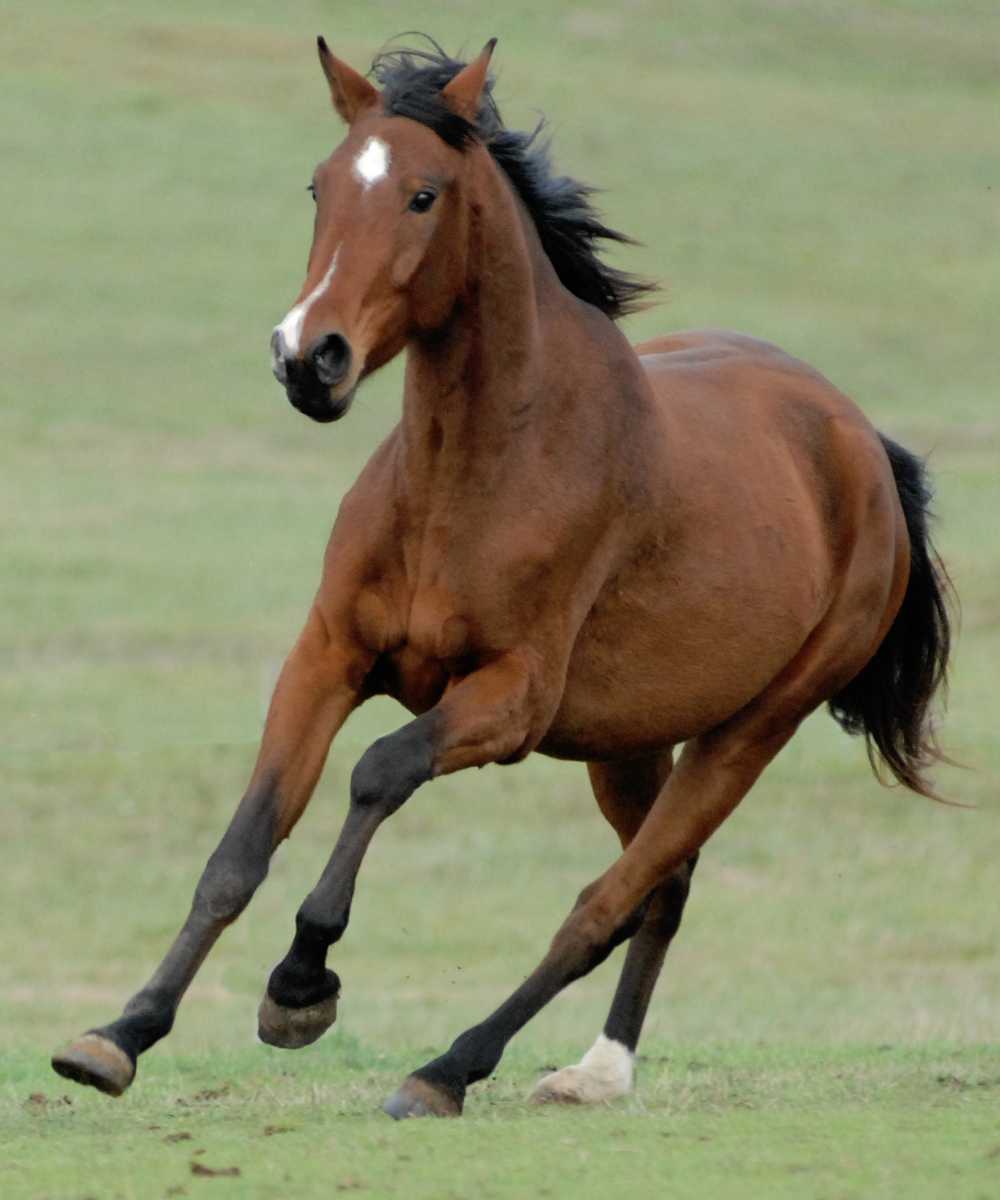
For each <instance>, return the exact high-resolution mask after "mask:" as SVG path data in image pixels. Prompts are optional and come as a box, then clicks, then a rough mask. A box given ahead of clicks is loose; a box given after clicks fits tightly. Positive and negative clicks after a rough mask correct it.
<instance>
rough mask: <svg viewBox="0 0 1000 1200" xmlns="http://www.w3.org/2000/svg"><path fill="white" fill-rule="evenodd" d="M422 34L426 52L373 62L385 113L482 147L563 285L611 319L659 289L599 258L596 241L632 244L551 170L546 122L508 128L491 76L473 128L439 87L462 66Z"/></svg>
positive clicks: (397, 50) (408, 50)
mask: <svg viewBox="0 0 1000 1200" xmlns="http://www.w3.org/2000/svg"><path fill="white" fill-rule="evenodd" d="M420 36H423V37H424V39H425V41H426V42H427V48H426V49H416V48H414V47H412V46H403V47H394V48H390V49H387V50H383V51H382V52H381V53H380V54H379V55H377V56H376V58H375V61H374V62H373V63H372V67H371V72H370V74H371V75H373V76H374V77H375V80H376V82H377V83H378V84H379V86H380V87H381V88H382V94H383V102H384V105H385V111H386V113H388V114H391V115H393V116H398V117H409V118H411V119H412V120H414V121H419V122H420V123H421V124H422V125H426V126H427V127H428V128H429V129H433V130H434V132H435V133H436V134H437V135H438V136H439V137H440V138H442V139H443V140H444V141H446V142H447V143H448V145H449V146H454V147H456V148H457V149H463V148H464V147H465V146H466V145H468V143H469V142H470V141H472V140H473V139H474V138H476V139H478V140H480V141H481V142H483V144H484V145H485V146H486V147H487V149H488V150H489V152H490V154H492V155H493V158H494V159H495V161H496V162H497V164H498V165H499V166H500V167H502V168H503V170H504V171H505V172H506V174H507V177H508V178H509V179H510V181H511V183H512V185H513V186H514V189H515V191H516V192H517V194H518V195H519V196H520V197H521V200H522V201H523V202H524V205H525V207H526V208H527V210H528V212H529V213H531V216H532V219H533V220H534V222H535V228H536V229H537V230H538V236H539V238H540V239H541V243H542V247H543V248H544V250H545V253H546V254H547V255H548V257H549V259H550V261H551V263H552V265H553V267H554V268H555V271H556V274H557V275H558V276H559V278H560V280H561V281H562V283H563V285H564V286H565V287H566V288H568V289H569V291H571V292H572V293H573V294H574V295H575V296H579V297H580V299H581V300H585V301H586V302H587V303H588V304H593V305H594V306H595V307H596V308H599V309H600V310H601V311H602V312H604V313H607V315H608V316H609V317H611V318H612V319H614V318H617V317H621V316H624V315H625V314H626V313H629V312H633V311H634V310H635V309H637V308H639V307H641V304H642V300H643V298H644V297H645V296H647V295H649V294H650V293H651V292H654V291H655V290H656V285H655V284H652V283H648V282H646V281H645V280H642V279H639V278H637V277H636V276H634V275H631V274H629V273H628V272H626V271H619V270H617V269H616V268H614V267H609V266H608V265H607V264H606V263H603V262H601V260H600V259H599V258H598V256H597V244H598V243H599V242H601V241H610V242H624V243H627V244H630V245H634V244H635V243H634V242H633V241H632V239H631V238H629V237H626V235H625V234H623V233H619V232H618V231H617V230H616V229H609V228H608V226H607V225H605V224H604V222H603V221H602V220H601V219H600V217H599V216H598V214H597V211H596V210H595V208H594V206H593V204H592V203H591V202H590V197H591V196H592V195H593V193H594V189H593V188H591V187H588V186H587V185H586V184H583V183H578V182H577V181H576V180H575V179H570V178H569V177H568V176H566V175H556V174H555V173H554V170H553V167H552V162H551V160H550V158H549V143H548V142H547V141H539V140H538V135H539V134H540V133H541V131H542V129H543V127H544V124H545V122H544V121H540V122H539V123H538V125H537V126H536V127H535V128H534V129H533V130H532V131H531V132H530V133H524V132H517V131H516V130H513V129H507V128H506V127H505V126H504V123H503V119H502V118H501V116H500V110H499V109H498V108H497V105H496V101H495V100H494V99H493V78H492V76H491V77H490V78H489V79H488V80H487V82H486V86H485V87H484V89H483V95H482V103H481V105H480V109H479V114H478V116H477V119H476V122H475V124H472V123H471V122H469V121H466V120H465V119H464V118H463V117H460V116H458V115H457V114H456V113H453V112H452V111H451V109H450V108H448V106H447V105H446V104H445V102H444V101H443V100H442V98H441V90H442V88H444V86H445V85H446V84H447V83H449V82H450V81H451V80H452V79H453V78H454V77H455V76H456V75H457V74H458V72H459V71H460V70H461V69H462V68H463V67H464V66H465V65H466V64H465V63H463V62H460V61H458V60H457V59H454V58H450V57H449V56H448V55H447V54H445V52H444V51H443V50H442V49H441V47H440V46H439V45H438V44H437V42H435V41H434V40H433V38H429V37H426V35H420Z"/></svg>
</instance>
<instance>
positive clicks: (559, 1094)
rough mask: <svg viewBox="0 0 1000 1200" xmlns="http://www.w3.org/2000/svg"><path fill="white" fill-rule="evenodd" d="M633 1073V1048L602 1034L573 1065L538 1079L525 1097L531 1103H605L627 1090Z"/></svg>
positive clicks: (630, 1085)
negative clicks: (529, 1093)
mask: <svg viewBox="0 0 1000 1200" xmlns="http://www.w3.org/2000/svg"><path fill="white" fill-rule="evenodd" d="M633 1076H634V1067H633V1055H632V1052H631V1051H630V1050H629V1049H628V1048H627V1047H625V1046H623V1045H622V1043H621V1042H615V1041H612V1040H611V1039H610V1038H607V1037H605V1036H604V1035H603V1034H602V1035H601V1036H600V1037H599V1038H598V1039H597V1041H596V1042H595V1043H594V1045H593V1046H592V1047H591V1049H590V1050H588V1051H587V1053H586V1054H585V1055H584V1056H583V1058H582V1059H581V1060H580V1062H578V1063H577V1064H576V1066H573V1067H563V1069H562V1070H561V1071H553V1072H552V1073H551V1074H550V1075H545V1076H544V1077H543V1078H542V1079H539V1081H538V1082H537V1083H536V1084H535V1087H534V1090H533V1091H532V1093H531V1095H530V1096H529V1097H528V1099H529V1100H530V1101H531V1102H532V1103H533V1104H606V1103H608V1102H609V1101H611V1100H618V1099H619V1098H620V1097H621V1096H627V1095H628V1094H629V1092H630V1091H631V1090H632V1083H633Z"/></svg>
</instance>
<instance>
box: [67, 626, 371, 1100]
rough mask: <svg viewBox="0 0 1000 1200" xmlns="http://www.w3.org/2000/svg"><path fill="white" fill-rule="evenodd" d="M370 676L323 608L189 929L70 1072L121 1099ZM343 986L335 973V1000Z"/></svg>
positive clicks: (84, 1047)
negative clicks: (337, 639)
mask: <svg viewBox="0 0 1000 1200" xmlns="http://www.w3.org/2000/svg"><path fill="white" fill-rule="evenodd" d="M364 670H365V665H364V664H363V663H358V662H356V661H355V660H354V656H353V651H352V650H351V649H350V648H348V647H347V646H345V645H344V646H342V645H340V644H335V643H334V642H332V641H331V638H330V634H329V631H328V628H327V625H326V623H325V621H324V620H323V619H322V618H321V617H320V616H319V614H318V613H317V612H316V611H315V610H314V611H313V613H312V614H311V616H310V619H309V621H308V622H307V624H306V627H305V629H304V630H303V633H302V636H301V637H300V638H299V641H298V643H297V644H296V646H295V648H294V649H293V651H292V653H291V654H290V655H289V657H288V661H287V662H286V664H285V667H284V670H283V671H282V673H281V678H280V679H279V681H278V686H277V688H276V689H275V693H274V699H273V701H272V702H271V708H270V712H269V713H268V718H267V725H266V728H265V730H264V737H263V740H262V743H261V749H260V755H259V757H258V760H257V766H256V768H255V770H254V773H253V777H252V778H251V780H250V785H249V787H248V789H247V792H246V794H245V796H244V797H243V800H242V801H241V803H240V805H239V807H238V809H237V810H236V814H235V816H234V817H233V819H232V821H231V823H230V825H229V828H228V829H227V830H226V833H225V835H224V836H223V838H222V841H221V842H220V843H219V846H218V848H217V849H216V851H215V853H214V854H213V855H212V856H211V858H210V859H209V860H208V864H207V866H206V867H205V870H204V872H203V873H202V876H201V879H200V881H199V883H198V886H197V889H196V890H195V895H194V902H193V904H192V906H191V912H190V914H189V915H188V918H187V920H186V921H185V922H184V926H183V928H182V929H181V931H180V933H179V934H178V935H177V938H176V940H175V941H174V944H173V945H172V946H171V947H170V949H169V950H168V951H167V954H166V957H165V958H164V959H163V961H162V962H161V963H160V965H159V967H157V969H156V971H155V972H154V973H153V976H152V978H151V979H150V980H149V982H148V983H147V984H146V986H145V987H144V988H142V989H141V991H139V992H137V993H136V995H135V996H133V997H132V999H131V1000H130V1001H129V1002H128V1004H126V1006H125V1009H124V1012H123V1013H122V1015H121V1016H120V1017H119V1018H118V1020H116V1021H113V1022H112V1023H111V1024H109V1025H105V1026H102V1027H101V1028H99V1029H94V1030H91V1031H90V1032H89V1033H86V1034H84V1035H83V1037H81V1038H78V1039H77V1040H76V1041H75V1042H73V1043H71V1044H70V1045H69V1046H67V1047H66V1048H65V1049H64V1050H61V1051H60V1052H59V1053H57V1054H56V1055H55V1056H54V1057H53V1059H52V1065H53V1067H54V1068H55V1070H56V1071H58V1072H59V1074H60V1075H65V1076H66V1077H67V1078H68V1079H74V1080H76V1081H77V1082H78V1083H86V1084H90V1085H91V1086H93V1087H96V1088H98V1089H99V1090H100V1091H102V1092H106V1093H108V1094H109V1095H112V1096H118V1095H121V1093H122V1092H123V1091H124V1090H125V1089H126V1088H127V1087H128V1086H129V1084H130V1083H131V1082H132V1079H133V1077H134V1075H135V1067H136V1060H137V1058H138V1057H139V1055H140V1054H141V1053H142V1052H143V1051H144V1050H147V1049H149V1047H150V1046H152V1045H153V1043H154V1042H157V1041H159V1039H160V1038H162V1037H164V1036H165V1035H166V1034H167V1033H169V1032H170V1029H171V1027H172V1025H173V1022H174V1016H175V1014H176V1011H177V1007H178V1005H179V1004H180V1001H181V997H182V996H183V995H184V993H185V991H186V990H187V988H188V985H189V984H190V983H191V980H192V979H193V978H194V976H195V973H196V972H197V970H198V968H199V967H200V966H201V964H202V962H203V961H204V959H205V956H206V955H207V954H208V952H209V950H211V948H212V946H213V945H214V944H215V942H216V940H217V939H218V937H219V935H220V934H221V933H222V931H223V930H224V929H225V928H226V926H227V925H229V924H231V923H232V922H233V921H235V920H236V918H237V917H238V916H239V914H240V913H241V912H242V911H243V909H244V908H245V907H246V905H247V903H248V902H249V900H250V897H251V896H252V895H253V893H254V891H255V890H256V889H257V887H258V885H259V884H260V883H261V882H262V880H263V879H264V876H265V875H266V874H267V869H268V863H269V861H270V858H271V854H272V853H273V851H274V850H275V848H276V847H277V846H278V844H279V843H280V842H281V841H282V840H283V839H284V838H286V837H287V836H288V834H289V833H290V832H291V829H292V826H293V825H294V824H295V822H296V821H297V820H298V819H299V817H300V816H301V814H302V811H303V810H304V808H305V806H306V804H307V803H308V802H309V798H310V796H311V795H312V792H313V788H314V787H315V785H316V781H317V779H318V778H319V774H320V771H321V770H322V767H323V763H324V761H325V759H326V755H327V751H328V749H329V746H330V742H331V740H332V738H333V736H334V734H335V733H336V731H337V730H338V729H339V728H340V726H341V724H343V722H344V720H345V719H346V718H347V716H348V714H349V713H350V711H351V710H352V709H353V708H354V706H355V704H356V703H357V700H358V695H357V691H356V690H355V687H356V680H357V679H358V678H360V677H363V675H364ZM336 990H337V984H336V980H335V979H334V978H333V977H332V976H331V978H330V980H329V991H330V993H331V996H332V1002H333V1003H335V1001H336Z"/></svg>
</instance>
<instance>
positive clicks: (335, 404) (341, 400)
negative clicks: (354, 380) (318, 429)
mask: <svg viewBox="0 0 1000 1200" xmlns="http://www.w3.org/2000/svg"><path fill="white" fill-rule="evenodd" d="M356 391H357V384H355V385H354V386H353V387H352V388H351V389H350V390H349V391H347V392H345V393H344V395H342V396H334V395H332V394H331V393H330V392H329V391H325V392H324V393H322V394H320V393H317V392H310V393H309V394H305V393H302V392H298V391H296V390H295V389H293V388H289V389H288V399H289V402H290V403H291V405H292V407H293V408H295V409H297V410H298V411H299V412H300V413H302V415H303V416H304V417H308V418H309V420H310V421H315V422H316V423H317V424H319V425H329V424H331V423H332V422H333V421H339V420H340V418H341V417H343V416H346V415H347V411H348V409H349V408H350V407H351V404H352V403H353V401H354V393H355V392H356Z"/></svg>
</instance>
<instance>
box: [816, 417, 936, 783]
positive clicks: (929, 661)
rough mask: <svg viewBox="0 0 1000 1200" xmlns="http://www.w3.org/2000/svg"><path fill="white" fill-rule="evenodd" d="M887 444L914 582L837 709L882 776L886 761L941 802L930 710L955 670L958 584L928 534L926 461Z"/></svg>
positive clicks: (833, 703)
mask: <svg viewBox="0 0 1000 1200" xmlns="http://www.w3.org/2000/svg"><path fill="white" fill-rule="evenodd" d="M882 445H883V446H884V447H885V452H886V454H887V455H888V456H889V462H890V463H891V465H892V473H893V475H894V476H895V479H896V489H897V491H898V492H899V499H900V501H901V503H902V505H903V513H904V515H905V517H906V528H907V531H908V532H909V535H910V580H909V583H908V584H907V585H906V594H905V595H904V597H903V603H902V605H901V606H900V609H899V612H898V613H897V614H896V619H895V621H893V623H892V626H891V628H890V629H889V632H888V633H887V634H886V635H885V638H884V639H883V641H882V644H881V645H880V646H879V648H878V649H877V650H876V651H875V656H874V657H873V658H872V659H871V661H870V662H869V663H868V665H867V666H866V667H864V669H863V670H862V671H861V673H860V674H859V675H856V676H855V677H854V678H853V679H852V680H851V682H850V683H849V684H848V685H847V687H845V688H844V689H843V691H842V692H840V693H839V694H838V695H836V696H834V697H833V699H832V700H831V701H830V712H831V714H832V715H833V718H834V720H836V721H837V722H838V724H839V725H840V726H841V727H842V728H843V729H845V730H846V731H847V732H848V733H863V734H864V735H865V740H866V742H867V743H868V757H869V759H870V760H871V764H872V767H873V769H874V771H875V774H876V775H878V776H879V778H880V779H881V778H882V774H881V771H880V769H879V766H880V764H879V760H881V762H882V763H884V764H885V766H887V767H888V768H889V770H890V771H891V772H892V774H893V775H894V776H895V777H896V779H897V780H898V781H899V782H900V783H902V784H904V785H905V786H906V787H908V788H911V789H912V790H913V791H914V792H918V793H919V794H920V795H922V796H929V797H931V798H932V799H939V798H940V797H938V796H936V795H935V793H934V790H933V788H932V787H931V786H930V784H929V783H928V782H927V781H926V779H925V778H924V771H925V770H926V768H927V767H928V766H930V765H931V763H933V762H935V761H937V760H939V759H941V758H943V757H944V755H943V754H942V753H941V750H940V749H939V747H938V744H937V739H936V738H935V736H934V727H933V722H932V719H931V711H930V710H931V702H932V700H933V698H934V693H935V692H936V691H937V690H938V688H939V687H940V686H941V685H942V684H943V683H944V682H945V677H946V675H947V671H948V655H949V652H950V650H951V625H950V623H949V619H948V600H949V597H950V592H951V584H950V582H949V580H948V575H947V572H946V571H945V569H944V566H943V565H942V563H941V560H940V559H939V558H938V556H937V554H936V552H935V550H934V547H933V545H932V544H931V540H930V536H929V535H928V532H927V521H928V515H929V513H928V508H929V505H930V501H931V487H930V483H929V481H928V478H927V472H926V469H925V468H924V464H923V463H922V462H921V461H920V459H918V458H916V457H915V456H914V455H912V454H910V452H909V451H908V450H904V449H903V447H902V446H897V445H896V443H895V442H893V441H891V440H890V439H889V438H887V437H882Z"/></svg>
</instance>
